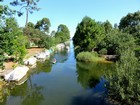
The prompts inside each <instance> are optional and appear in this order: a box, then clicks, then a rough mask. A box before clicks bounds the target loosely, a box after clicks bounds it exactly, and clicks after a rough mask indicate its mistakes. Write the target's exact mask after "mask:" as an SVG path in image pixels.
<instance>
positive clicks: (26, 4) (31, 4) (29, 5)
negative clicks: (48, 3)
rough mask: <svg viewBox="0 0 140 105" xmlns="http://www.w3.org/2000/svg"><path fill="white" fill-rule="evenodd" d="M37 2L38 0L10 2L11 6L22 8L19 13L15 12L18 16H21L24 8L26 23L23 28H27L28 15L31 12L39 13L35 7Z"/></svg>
mask: <svg viewBox="0 0 140 105" xmlns="http://www.w3.org/2000/svg"><path fill="white" fill-rule="evenodd" d="M37 2H39V0H20V1H19V0H15V1H13V2H11V3H10V4H11V5H12V6H22V7H21V8H20V10H19V11H17V13H18V16H21V15H23V12H22V9H23V8H25V10H26V23H25V26H26V27H28V25H27V24H28V13H31V14H32V13H33V11H39V8H38V7H37Z"/></svg>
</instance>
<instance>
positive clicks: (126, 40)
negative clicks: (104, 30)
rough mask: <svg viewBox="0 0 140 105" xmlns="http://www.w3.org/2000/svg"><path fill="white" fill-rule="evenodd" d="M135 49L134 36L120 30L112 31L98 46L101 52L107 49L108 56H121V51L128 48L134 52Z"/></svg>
mask: <svg viewBox="0 0 140 105" xmlns="http://www.w3.org/2000/svg"><path fill="white" fill-rule="evenodd" d="M135 47H136V44H135V39H134V38H133V36H132V35H130V34H128V33H122V32H120V31H118V30H112V31H110V32H109V33H108V34H107V35H106V37H105V38H104V40H103V41H102V42H101V43H100V44H99V45H98V48H99V50H102V49H107V54H108V55H120V54H121V52H120V50H122V49H123V50H125V49H126V50H127V49H128V48H129V49H130V48H131V50H132V51H134V48H135Z"/></svg>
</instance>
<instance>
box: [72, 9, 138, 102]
mask: <svg viewBox="0 0 140 105" xmlns="http://www.w3.org/2000/svg"><path fill="white" fill-rule="evenodd" d="M139 20H140V12H139V11H137V12H135V13H129V14H127V15H126V16H124V17H123V18H122V19H121V21H120V23H119V25H117V24H115V25H114V27H113V26H112V25H111V23H110V22H109V21H108V20H107V21H106V22H96V21H95V20H94V19H91V18H90V17H88V16H86V17H84V18H83V19H82V21H81V22H80V23H79V24H78V25H77V28H76V32H75V35H74V37H73V42H74V46H75V51H76V54H77V60H80V61H83V62H87V61H88V62H93V61H98V60H97V58H99V55H117V56H118V60H117V61H116V62H115V65H116V66H115V69H114V71H113V73H107V74H106V75H105V79H106V85H105V86H106V88H107V93H108V97H109V98H110V99H111V100H115V101H118V102H119V103H120V104H130V105H131V104H140V82H139V77H140V69H139V66H140V65H139V60H140V43H139V42H140V33H139V30H140V21H139ZM93 51H94V52H93Z"/></svg>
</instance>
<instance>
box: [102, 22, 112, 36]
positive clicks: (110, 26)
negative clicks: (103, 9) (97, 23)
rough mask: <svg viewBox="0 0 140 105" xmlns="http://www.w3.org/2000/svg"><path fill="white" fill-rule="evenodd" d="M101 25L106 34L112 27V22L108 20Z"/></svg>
mask: <svg viewBox="0 0 140 105" xmlns="http://www.w3.org/2000/svg"><path fill="white" fill-rule="evenodd" d="M103 26H104V28H105V33H106V34H108V33H109V32H110V31H112V29H113V27H112V24H111V23H110V22H109V21H108V20H107V21H106V22H104V23H103Z"/></svg>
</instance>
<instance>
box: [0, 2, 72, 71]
mask: <svg viewBox="0 0 140 105" xmlns="http://www.w3.org/2000/svg"><path fill="white" fill-rule="evenodd" d="M0 2H2V1H0ZM37 2H39V0H16V1H13V2H10V5H12V6H21V9H20V10H11V9H10V8H9V7H8V6H6V5H0V40H1V41H0V68H2V69H4V66H3V62H5V60H6V59H9V58H12V59H14V61H15V62H18V63H22V61H23V59H24V57H25V55H26V53H27V51H26V49H27V48H31V47H35V46H36V47H43V48H47V49H49V48H51V47H52V46H55V45H56V44H58V43H64V42H66V41H68V40H69V38H70V32H69V29H68V27H67V26H66V25H64V24H60V25H59V26H58V30H57V32H55V31H52V32H51V33H50V30H49V29H50V27H51V22H50V20H49V18H47V17H44V18H42V19H41V20H38V21H37V22H36V24H34V23H32V22H28V12H29V13H32V12H33V11H36V10H37V11H38V10H39V8H38V7H37ZM23 8H25V9H26V24H25V27H19V26H18V23H17V21H16V19H15V18H14V16H15V13H17V14H18V16H22V14H23V13H22V11H21V10H22V9H23Z"/></svg>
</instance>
